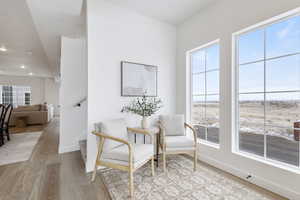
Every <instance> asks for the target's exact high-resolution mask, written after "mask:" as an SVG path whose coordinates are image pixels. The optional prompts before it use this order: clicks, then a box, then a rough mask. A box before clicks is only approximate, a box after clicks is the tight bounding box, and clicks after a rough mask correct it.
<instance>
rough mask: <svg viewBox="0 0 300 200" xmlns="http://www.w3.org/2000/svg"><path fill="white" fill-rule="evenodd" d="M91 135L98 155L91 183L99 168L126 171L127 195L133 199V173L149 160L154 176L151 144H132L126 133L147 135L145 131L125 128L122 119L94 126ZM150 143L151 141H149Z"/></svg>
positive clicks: (152, 147)
mask: <svg viewBox="0 0 300 200" xmlns="http://www.w3.org/2000/svg"><path fill="white" fill-rule="evenodd" d="M96 129H97V131H93V134H94V135H96V136H97V138H98V153H97V157H96V162H95V168H94V172H93V176H92V181H94V180H95V177H96V173H97V169H98V167H99V166H102V167H108V168H113V169H118V170H122V171H126V172H128V173H129V195H130V197H132V198H133V197H134V183H133V173H134V171H136V170H138V169H139V168H140V167H142V166H143V165H144V164H146V163H147V162H148V161H150V160H151V166H152V176H154V146H153V144H133V143H130V142H129V139H128V133H138V134H144V135H149V136H150V137H152V135H151V134H149V133H148V132H147V131H143V130H139V129H132V128H127V125H126V122H125V120H124V119H115V120H109V121H105V122H101V123H99V124H96ZM151 141H152V140H151Z"/></svg>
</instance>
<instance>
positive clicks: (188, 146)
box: [159, 115, 197, 172]
mask: <svg viewBox="0 0 300 200" xmlns="http://www.w3.org/2000/svg"><path fill="white" fill-rule="evenodd" d="M159 126H160V131H161V140H160V149H161V150H162V155H163V170H164V172H165V171H166V155H167V154H189V155H192V156H193V157H194V171H196V169H197V135H196V131H195V129H194V128H193V127H192V126H191V125H189V124H187V123H185V122H184V116H183V115H160V116H159ZM187 128H189V129H190V130H191V131H192V133H193V137H192V138H191V137H189V136H187V134H186V133H187V131H186V129H187Z"/></svg>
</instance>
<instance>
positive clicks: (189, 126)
mask: <svg viewBox="0 0 300 200" xmlns="http://www.w3.org/2000/svg"><path fill="white" fill-rule="evenodd" d="M184 127H185V128H189V129H191V130H192V132H193V135H194V141H195V146H196V147H197V133H196V130H195V129H194V128H193V127H192V126H191V125H189V124H188V123H184Z"/></svg>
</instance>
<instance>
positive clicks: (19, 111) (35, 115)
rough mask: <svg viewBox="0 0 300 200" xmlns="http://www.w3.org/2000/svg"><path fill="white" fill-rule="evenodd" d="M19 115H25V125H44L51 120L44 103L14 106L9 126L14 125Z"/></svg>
mask: <svg viewBox="0 0 300 200" xmlns="http://www.w3.org/2000/svg"><path fill="white" fill-rule="evenodd" d="M19 117H26V122H27V125H44V124H47V123H48V122H49V121H50V120H51V119H50V116H49V113H48V106H47V105H44V104H38V105H30V106H19V107H17V108H14V109H13V111H12V114H11V119H10V123H9V126H15V125H16V121H17V119H18V118H19Z"/></svg>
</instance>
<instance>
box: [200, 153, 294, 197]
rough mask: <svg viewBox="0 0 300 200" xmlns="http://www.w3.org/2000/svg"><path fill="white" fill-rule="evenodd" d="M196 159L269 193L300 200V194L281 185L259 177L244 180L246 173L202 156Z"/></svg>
mask: <svg viewBox="0 0 300 200" xmlns="http://www.w3.org/2000/svg"><path fill="white" fill-rule="evenodd" d="M198 159H199V160H201V161H203V162H206V163H208V164H210V165H212V166H214V167H216V168H219V169H222V170H224V171H226V172H228V173H230V174H233V175H235V176H237V177H239V178H241V179H243V180H246V181H248V182H250V183H253V184H255V185H258V186H260V187H262V188H265V189H267V190H269V191H272V192H274V193H277V194H279V195H281V196H283V197H286V198H288V199H290V200H299V199H300V194H299V193H297V192H295V191H292V190H289V189H288V188H284V186H283V185H278V184H276V183H273V182H270V181H269V180H266V179H264V178H261V177H257V176H253V175H252V176H253V177H252V178H251V179H246V178H245V177H247V176H248V173H247V172H244V171H242V170H240V169H238V168H236V167H234V166H231V165H227V164H224V163H221V162H219V161H217V160H215V159H212V158H209V157H205V156H203V155H201V157H200V156H198Z"/></svg>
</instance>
